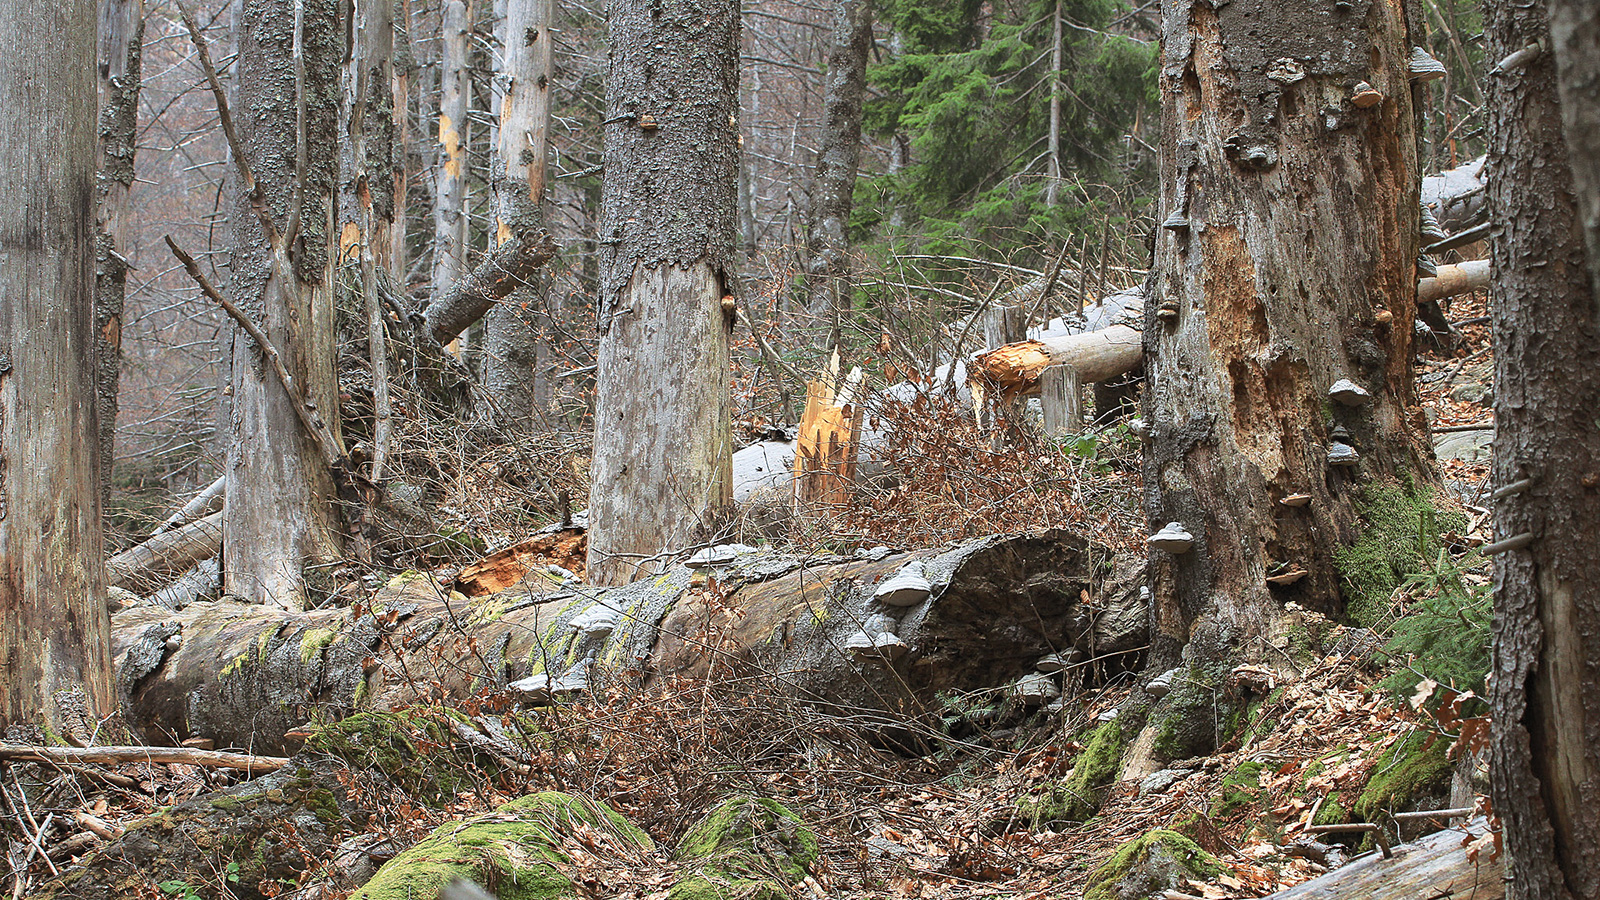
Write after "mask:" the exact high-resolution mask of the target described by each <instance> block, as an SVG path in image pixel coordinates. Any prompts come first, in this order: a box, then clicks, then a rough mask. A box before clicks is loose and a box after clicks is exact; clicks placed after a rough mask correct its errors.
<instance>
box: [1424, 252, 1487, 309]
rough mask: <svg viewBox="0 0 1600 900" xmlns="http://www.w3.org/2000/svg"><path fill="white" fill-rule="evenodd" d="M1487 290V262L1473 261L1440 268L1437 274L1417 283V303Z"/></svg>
mask: <svg viewBox="0 0 1600 900" xmlns="http://www.w3.org/2000/svg"><path fill="white" fill-rule="evenodd" d="M1488 289H1489V261H1488V260H1487V259H1473V260H1468V261H1467V262H1464V263H1457V264H1455V265H1453V266H1440V267H1439V274H1438V275H1435V276H1434V277H1432V278H1424V279H1422V280H1421V281H1418V282H1417V302H1418V303H1428V302H1430V301H1437V300H1443V299H1444V298H1446V297H1454V296H1456V295H1458V294H1467V293H1471V292H1472V291H1486V290H1488Z"/></svg>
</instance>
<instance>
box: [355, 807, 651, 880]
mask: <svg viewBox="0 0 1600 900" xmlns="http://www.w3.org/2000/svg"><path fill="white" fill-rule="evenodd" d="M580 825H581V826H584V827H586V828H589V829H600V830H601V831H602V832H603V833H605V834H606V835H608V836H609V837H610V839H611V840H613V841H615V842H617V843H618V844H619V845H620V846H622V847H624V848H626V849H628V850H634V851H641V852H643V851H649V850H650V849H652V844H651V841H650V838H649V836H648V835H646V834H645V833H644V832H643V831H640V830H639V829H638V828H636V827H634V826H633V825H631V824H629V823H628V822H627V821H626V820H625V819H623V818H622V817H621V816H620V815H618V814H617V813H616V812H615V811H613V810H611V809H610V808H608V807H606V806H603V805H601V804H599V803H596V802H595V801H593V800H588V799H585V798H582V797H575V796H573V795H571V794H563V793H559V792H556V791H547V792H545V793H540V794H532V795H530V796H527V797H522V798H520V799H517V800H513V801H511V802H510V803H507V804H505V805H504V806H502V807H500V808H499V809H497V810H495V811H494V812H492V813H489V814H487V815H483V816H479V817H477V818H474V819H469V820H467V821H466V822H452V823H449V824H446V825H442V826H440V827H439V828H438V829H436V830H435V831H434V832H433V834H431V835H429V836H428V837H427V838H424V839H423V840H422V841H420V842H418V843H417V844H416V845H415V846H413V847H411V849H409V850H407V851H405V852H404V853H402V854H400V855H399V856H396V857H395V858H394V859H392V860H390V861H389V862H387V863H385V864H384V865H383V868H381V869H379V870H378V873H377V874H376V875H374V876H373V877H372V880H371V881H369V882H367V884H366V886H365V887H363V888H361V889H360V890H358V891H356V892H355V893H354V894H351V895H350V897H351V900H413V898H417V897H437V896H438V895H439V890H440V889H441V888H443V887H444V886H445V885H447V884H449V883H450V881H451V880H452V879H454V878H470V879H472V880H474V881H476V882H478V883H479V884H482V885H484V886H485V887H487V888H488V889H489V890H490V891H491V892H493V893H494V895H495V896H497V897H500V898H501V900H553V898H556V897H563V896H567V895H569V894H571V893H572V882H571V880H570V879H568V878H567V876H565V875H563V874H562V873H561V871H560V869H559V868H557V866H558V865H561V864H564V863H566V862H568V861H569V860H568V859H567V857H566V855H565V854H563V853H562V852H561V845H562V843H563V841H565V840H566V839H567V838H568V837H569V836H571V835H572V834H574V833H575V831H576V830H577V828H578V827H579V826H580Z"/></svg>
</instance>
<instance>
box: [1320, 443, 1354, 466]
mask: <svg viewBox="0 0 1600 900" xmlns="http://www.w3.org/2000/svg"><path fill="white" fill-rule="evenodd" d="M1360 461H1361V454H1359V453H1357V452H1356V448H1354V447H1352V446H1350V445H1349V444H1346V443H1342V442H1340V441H1334V442H1333V443H1331V444H1329V445H1328V465H1330V466H1346V467H1348V466H1354V465H1355V464H1356V463H1358V462H1360Z"/></svg>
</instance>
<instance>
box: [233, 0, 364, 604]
mask: <svg viewBox="0 0 1600 900" xmlns="http://www.w3.org/2000/svg"><path fill="white" fill-rule="evenodd" d="M297 6H300V7H301V27H300V29H299V31H300V34H299V36H298V39H297V37H296V7H297ZM339 8H340V4H339V3H337V2H335V0H244V5H243V10H242V15H241V16H240V18H239V20H238V23H237V25H236V27H237V29H238V32H237V33H238V49H239V53H238V60H239V61H238V63H237V64H236V76H235V83H236V87H235V91H236V100H235V102H234V103H233V104H232V106H233V108H234V109H235V110H238V111H239V113H240V114H239V116H238V120H237V123H236V124H237V126H238V129H239V136H240V140H241V142H242V144H243V151H244V153H245V154H246V155H247V156H248V157H249V164H250V168H251V170H252V171H253V172H254V174H255V178H256V181H257V183H258V184H259V185H260V187H261V192H262V201H261V202H262V203H263V204H264V205H265V209H266V211H267V212H268V214H269V215H270V216H271V217H272V219H273V221H274V222H276V223H277V227H278V228H279V229H281V230H283V231H285V232H286V237H288V238H289V239H290V240H291V241H292V243H291V252H290V257H291V259H292V260H293V264H292V267H291V268H292V271H291V272H289V273H288V275H289V279H290V280H292V281H293V283H292V284H283V283H282V282H283V277H282V273H283V268H284V267H282V266H274V264H273V262H272V257H273V253H272V250H271V247H270V245H269V242H268V240H267V236H266V234H265V229H264V228H263V227H262V225H261V223H260V221H259V219H258V217H257V216H256V214H255V213H254V212H253V211H252V206H251V203H252V201H251V199H250V198H249V197H248V196H245V194H244V192H243V191H242V190H241V191H240V192H239V196H238V197H237V198H236V201H235V205H234V208H233V212H232V216H231V219H232V221H231V226H232V233H233V241H234V246H233V255H232V284H231V293H232V296H233V300H234V302H235V303H236V304H237V305H238V306H239V307H241V308H242V309H243V310H244V311H245V312H246V313H247V314H248V315H250V316H251V317H252V318H253V319H254V320H255V322H256V323H257V324H258V325H259V326H260V327H261V328H262V329H263V330H264V331H265V333H266V335H267V337H268V338H270V339H271V340H272V342H273V343H274V344H275V346H276V347H277V349H278V352H279V354H280V356H281V357H282V361H283V363H284V366H285V367H286V368H287V370H288V372H289V373H290V375H291V376H292V378H293V379H294V381H295V384H296V385H297V386H298V388H299V390H300V391H301V392H302V394H303V397H299V398H296V397H291V396H290V395H289V392H288V391H286V390H285V389H284V385H283V383H282V382H281V381H280V380H279V379H278V377H277V375H276V373H274V372H273V371H272V369H271V368H269V366H268V365H267V363H266V362H265V361H264V359H263V356H262V353H261V350H260V348H258V347H257V346H255V344H254V342H253V341H252V340H251V339H250V338H248V337H247V336H245V335H243V334H237V335H236V337H235V340H234V347H233V375H232V386H233V409H232V414H231V421H230V428H231V431H232V442H231V445H230V447H229V450H228V461H227V465H226V469H225V474H226V475H227V477H228V483H227V487H226V493H227V498H228V500H227V504H226V506H225V508H224V511H223V526H222V531H223V544H222V569H223V587H224V589H225V590H227V591H228V592H229V593H232V594H234V595H236V596H239V597H243V598H246V599H248V600H251V601H253V602H258V603H272V604H275V605H278V606H283V607H285V608H291V609H293V608H298V607H299V606H300V605H301V604H302V603H303V602H304V598H305V580H304V577H303V572H304V570H305V568H306V567H307V566H308V565H317V564H322V563H326V562H329V561H331V560H334V559H337V558H338V557H339V553H340V544H341V538H340V535H339V528H338V526H337V524H336V523H337V521H338V516H337V510H336V509H335V506H334V499H335V485H334V483H333V473H332V472H331V471H330V469H329V467H328V464H327V461H326V459H325V457H324V455H323V453H322V450H321V448H320V447H319V445H318V443H317V440H316V438H314V437H313V436H312V435H311V434H308V433H307V432H306V430H305V428H304V426H303V425H302V424H301V421H300V416H299V414H298V413H297V411H296V404H297V403H300V402H302V401H304V402H306V403H308V404H310V406H311V408H312V409H313V410H315V411H316V413H317V415H319V416H320V417H321V418H322V419H323V421H324V422H326V423H327V425H328V426H329V428H331V429H333V434H334V436H335V438H336V439H337V436H338V428H339V415H338V409H339V386H338V380H337V378H336V376H335V371H334V365H335V334H334V302H333V289H332V280H333V265H332V258H333V253H332V252H331V251H332V249H333V247H334V246H335V244H334V239H333V235H332V234H331V233H330V232H331V231H332V210H331V200H332V194H333V190H334V185H335V180H336V178H337V174H338V172H337V169H338V163H337V159H336V157H335V148H336V147H337V146H338V144H339V141H338V110H339V105H340V97H341V79H340V64H341V63H342V62H343V59H344V41H343V34H342V31H341V29H340V27H339V24H340V22H339ZM297 43H298V44H299V45H300V46H301V49H302V52H301V53H300V54H299V55H298V56H299V59H298V61H297V58H296V57H297V54H296V53H295V47H296V44H297ZM297 72H303V77H302V76H300V75H298V74H297ZM297 81H303V91H304V93H303V96H301V95H300V88H299V87H297ZM297 98H298V101H299V102H297ZM302 120H303V121H302ZM301 127H303V128H304V141H303V144H304V147H305V149H306V159H305V162H306V165H305V167H304V168H305V171H304V173H303V175H302V176H300V178H297V175H296V172H297V168H298V165H297V156H298V152H297V147H298V145H299V143H300V142H299V141H297V139H296V135H297V132H298V131H299V130H300V128H301ZM302 179H303V184H301V185H300V187H299V188H298V196H299V201H298V206H299V210H300V215H299V223H300V227H299V234H298V235H294V234H292V233H289V232H290V226H289V225H288V224H286V223H289V222H290V220H291V218H293V216H292V211H293V207H295V205H296V196H297V187H296V184H297V181H301V180H302ZM332 449H337V448H332Z"/></svg>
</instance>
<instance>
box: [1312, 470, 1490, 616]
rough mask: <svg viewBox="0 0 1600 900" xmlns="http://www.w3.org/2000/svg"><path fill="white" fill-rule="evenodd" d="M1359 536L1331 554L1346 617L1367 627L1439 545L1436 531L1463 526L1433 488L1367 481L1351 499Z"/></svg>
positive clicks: (1456, 510) (1458, 512)
mask: <svg viewBox="0 0 1600 900" xmlns="http://www.w3.org/2000/svg"><path fill="white" fill-rule="evenodd" d="M1356 511H1357V512H1359V513H1360V514H1361V521H1362V525H1363V528H1362V531H1361V537H1360V538H1359V539H1358V540H1357V541H1356V542H1355V543H1354V544H1351V545H1350V546H1348V547H1345V548H1344V549H1343V550H1340V551H1339V552H1338V553H1337V554H1336V555H1335V556H1334V558H1333V563H1334V566H1335V568H1337V569H1338V570H1339V577H1340V579H1341V580H1342V581H1343V583H1344V594H1345V615H1346V617H1347V618H1349V619H1350V620H1351V621H1352V622H1355V623H1356V624H1358V625H1364V626H1370V625H1373V624H1374V623H1376V622H1378V621H1379V620H1381V619H1382V618H1383V615H1384V612H1385V611H1386V609H1387V608H1388V603H1389V597H1390V595H1391V594H1393V593H1394V589H1395V588H1397V587H1399V586H1400V584H1401V582H1402V581H1404V580H1405V577H1406V576H1407V575H1412V574H1415V573H1417V572H1420V571H1422V569H1423V567H1424V566H1426V565H1427V563H1428V561H1429V560H1430V559H1432V558H1433V555H1434V554H1435V553H1436V552H1438V549H1439V534H1440V533H1441V532H1444V531H1452V530H1455V531H1459V530H1462V529H1464V528H1465V527H1466V524H1467V521H1466V515H1465V513H1463V512H1462V511H1461V510H1460V509H1459V508H1455V507H1452V506H1450V505H1448V504H1447V503H1445V502H1444V500H1443V499H1442V498H1441V497H1439V496H1437V495H1436V493H1435V492H1433V491H1425V490H1417V489H1415V488H1411V487H1409V486H1404V487H1403V486H1401V485H1399V484H1396V483H1393V482H1390V483H1388V484H1373V485H1368V486H1366V487H1364V488H1362V490H1361V496H1360V498H1359V499H1358V500H1357V501H1356Z"/></svg>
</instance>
